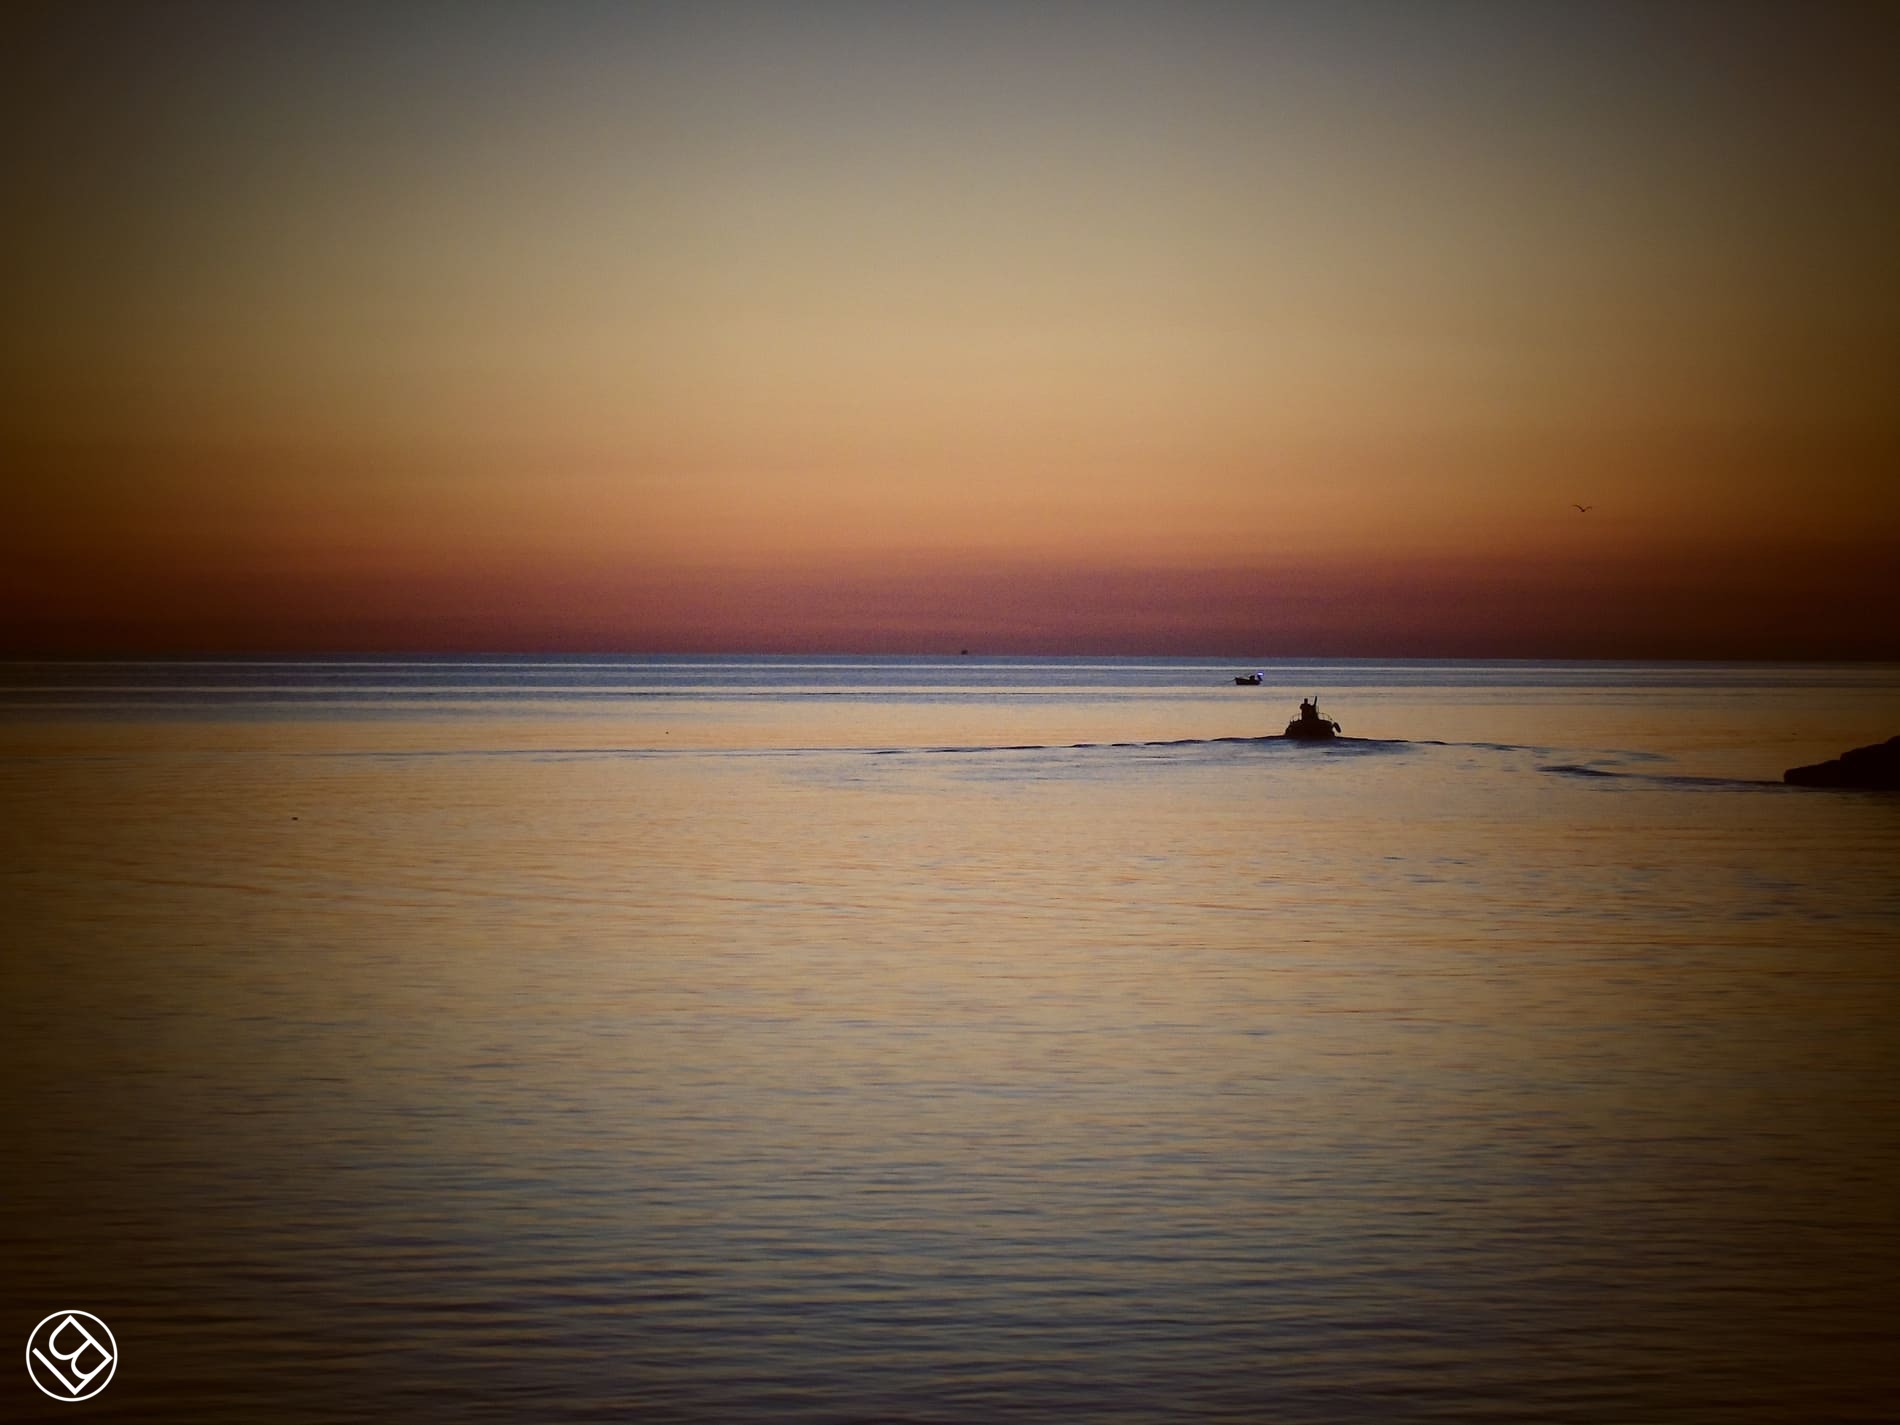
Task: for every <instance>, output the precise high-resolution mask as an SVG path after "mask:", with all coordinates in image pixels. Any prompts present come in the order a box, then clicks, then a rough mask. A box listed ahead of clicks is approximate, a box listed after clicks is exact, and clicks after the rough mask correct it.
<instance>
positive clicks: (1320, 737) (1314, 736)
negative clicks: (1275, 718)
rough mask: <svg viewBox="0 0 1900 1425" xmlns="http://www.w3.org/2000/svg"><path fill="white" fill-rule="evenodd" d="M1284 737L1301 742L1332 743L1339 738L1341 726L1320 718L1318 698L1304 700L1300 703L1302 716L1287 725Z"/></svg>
mask: <svg viewBox="0 0 1900 1425" xmlns="http://www.w3.org/2000/svg"><path fill="white" fill-rule="evenodd" d="M1284 735H1285V736H1287V737H1291V738H1295V739H1297V740H1299V741H1301V742H1324V741H1330V740H1331V739H1332V738H1335V737H1337V736H1339V724H1338V723H1336V722H1334V721H1333V720H1332V719H1331V718H1329V717H1321V716H1320V712H1319V699H1318V698H1304V699H1302V700H1301V702H1300V715H1299V716H1298V717H1296V718H1294V719H1293V721H1291V722H1289V723H1288V724H1287V725H1286V733H1285V734H1284Z"/></svg>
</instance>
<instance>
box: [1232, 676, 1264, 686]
mask: <svg viewBox="0 0 1900 1425" xmlns="http://www.w3.org/2000/svg"><path fill="white" fill-rule="evenodd" d="M1234 681H1235V682H1236V683H1238V684H1240V685H1241V686H1242V687H1243V688H1257V687H1259V686H1260V685H1261V684H1262V683H1264V682H1266V681H1267V675H1266V674H1264V673H1241V674H1239V675H1238V676H1236V677H1235V679H1234Z"/></svg>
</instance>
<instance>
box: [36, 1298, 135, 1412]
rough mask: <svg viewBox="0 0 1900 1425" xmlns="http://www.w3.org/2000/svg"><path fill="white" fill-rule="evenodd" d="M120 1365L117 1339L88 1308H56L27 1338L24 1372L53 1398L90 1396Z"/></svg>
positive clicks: (105, 1383)
mask: <svg viewBox="0 0 1900 1425" xmlns="http://www.w3.org/2000/svg"><path fill="white" fill-rule="evenodd" d="M118 1367H119V1343H118V1342H116V1341H114V1340H113V1339H112V1332H111V1331H109V1330H108V1329H107V1328H106V1323H105V1322H103V1321H101V1320H100V1319H99V1318H98V1317H96V1316H94V1315H93V1314H92V1313H91V1312H90V1311H55V1312H54V1313H53V1314H52V1315H51V1316H49V1317H47V1318H46V1319H45V1320H44V1321H42V1322H40V1324H39V1325H37V1326H35V1327H34V1328H33V1334H32V1335H31V1336H28V1337H27V1338H26V1373H27V1374H28V1375H30V1376H32V1377H33V1384H35V1385H36V1386H38V1387H39V1388H40V1389H41V1390H42V1391H44V1392H45V1393H46V1394H48V1395H50V1396H52V1397H53V1399H55V1400H90V1399H91V1398H92V1397H93V1396H95V1395H97V1394H98V1393H99V1392H100V1391H102V1390H104V1389H105V1388H106V1386H107V1385H108V1384H110V1382H111V1380H112V1373H113V1372H114V1371H115V1370H117V1369H118Z"/></svg>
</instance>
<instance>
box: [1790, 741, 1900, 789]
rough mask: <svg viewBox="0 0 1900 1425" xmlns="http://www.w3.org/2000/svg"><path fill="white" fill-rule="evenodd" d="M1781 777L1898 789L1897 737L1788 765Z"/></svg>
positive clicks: (1796, 781)
mask: <svg viewBox="0 0 1900 1425" xmlns="http://www.w3.org/2000/svg"><path fill="white" fill-rule="evenodd" d="M1781 780H1782V781H1784V782H1793V783H1794V784H1795V785H1796V786H1798V787H1878V788H1880V789H1881V790H1882V791H1900V737H1889V738H1888V739H1887V740H1886V741H1885V742H1876V743H1874V744H1873V746H1871V747H1856V748H1855V749H1854V750H1853V751H1852V752H1843V753H1842V754H1841V755H1840V756H1838V757H1836V758H1835V759H1834V760H1833V761H1832V762H1816V763H1815V764H1814V765H1813V766H1811V767H1790V768H1789V769H1788V770H1787V771H1785V772H1783V773H1782V774H1781Z"/></svg>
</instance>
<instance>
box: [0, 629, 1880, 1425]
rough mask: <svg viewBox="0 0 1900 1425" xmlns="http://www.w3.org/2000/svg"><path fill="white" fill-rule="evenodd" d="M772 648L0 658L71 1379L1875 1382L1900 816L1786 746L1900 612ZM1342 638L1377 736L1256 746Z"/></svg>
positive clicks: (18, 1286)
mask: <svg viewBox="0 0 1900 1425" xmlns="http://www.w3.org/2000/svg"><path fill="white" fill-rule="evenodd" d="M760 662H761V660H753V661H749V662H742V663H738V664H732V663H726V662H720V661H716V660H672V661H666V660H647V661H645V662H643V663H641V664H639V665H637V666H635V667H634V668H633V669H632V671H628V668H627V667H626V666H624V665H621V664H617V663H614V662H612V661H603V662H602V664H601V667H600V668H598V669H596V670H594V671H593V673H590V674H588V675H587V676H588V677H591V678H593V679H594V684H595V686H593V688H592V691H590V692H589V693H588V695H586V696H581V697H575V696H573V695H572V694H571V693H570V691H568V690H570V689H572V688H573V687H574V686H576V684H577V681H584V680H581V679H580V671H581V670H577V669H576V668H575V667H573V666H572V661H571V660H562V661H559V662H557V663H555V664H552V665H544V664H529V665H525V666H523V665H508V666H506V667H504V668H502V669H501V670H500V671H497V669H496V668H495V667H494V666H491V665H488V664H477V665H476V666H474V667H473V668H466V667H464V668H460V669H459V671H456V670H451V669H449V668H447V667H445V666H444V665H436V664H422V665H414V666H412V665H401V664H396V665H388V664H385V665H378V667H377V668H376V670H375V672H374V674H373V678H370V677H367V676H362V675H365V674H366V672H367V670H366V669H364V668H360V667H358V666H357V665H356V664H354V663H350V664H347V665H346V667H345V673H346V674H347V675H349V676H356V677H359V682H358V684H357V685H356V686H353V687H351V688H350V689H348V690H347V696H345V697H343V698H341V699H340V700H339V699H332V698H327V697H314V696H312V695H310V694H309V693H308V692H307V691H304V690H305V689H307V688H309V687H310V686H312V683H311V681H310V680H311V678H312V676H313V675H312V670H311V668H310V667H308V666H304V665H296V666H293V667H288V668H280V669H266V670H264V671H263V672H259V671H258V670H257V669H256V668H255V667H251V666H237V667H236V669H235V671H233V669H232V668H231V667H226V668H225V669H224V670H223V671H222V672H220V673H218V674H217V675H216V676H215V677H214V678H210V679H209V681H192V680H197V679H203V678H206V677H207V676H208V675H205V674H204V673H203V671H202V670H194V671H193V672H192V674H191V678H190V679H186V678H184V677H183V676H182V673H183V670H181V669H179V668H177V667H174V666H170V665H142V666H141V668H140V669H139V670H136V671H133V672H129V673H128V672H127V671H126V670H123V669H118V670H115V669H114V668H111V667H100V666H95V667H93V668H92V669H91V670H90V671H89V672H86V673H84V674H83V675H78V674H75V672H74V670H73V669H71V668H70V667H61V668H57V669H48V668H46V667H41V668H39V669H37V670H29V671H21V670H17V669H16V670H15V671H14V672H13V673H12V674H10V675H9V677H10V678H11V679H12V681H11V682H10V683H8V684H7V685H6V687H5V689H4V691H3V692H0V714H3V716H0V750H4V751H5V753H6V754H7V755H6V757H5V758H4V759H0V796H3V797H4V801H0V837H4V841H5V851H6V856H5V860H4V866H5V872H4V875H3V876H0V914H3V915H4V922H5V924H6V925H7V926H8V927H9V931H10V939H11V941H12V947H11V950H10V953H9V956H8V958H7V961H6V968H5V972H4V973H5V985H4V989H5V992H6V993H5V1004H6V1009H5V1016H6V1023H5V1024H4V1026H0V1029H4V1042H5V1045H6V1047H5V1049H4V1051H3V1052H4V1056H5V1069H6V1072H7V1075H8V1082H9V1084H10V1085H11V1086H12V1090H13V1094H14V1097H13V1103H14V1105H15V1107H14V1109H13V1111H12V1113H11V1115H10V1120H11V1121H10V1125H9V1126H10V1129H11V1139H10V1142H11V1143H12V1145H13V1146H14V1149H15V1152H14V1159H15V1167H16V1170H17V1171H16V1172H15V1173H14V1174H11V1175H10V1176H13V1177H15V1178H17V1182H16V1184H15V1186H14V1187H13V1189H12V1190H11V1191H10V1193H9V1194H8V1196H7V1198H6V1202H5V1208H4V1214H5V1215H4V1221H5V1226H6V1239H7V1243H8V1272H7V1277H8V1285H7V1295H8V1300H9V1319H14V1318H18V1320H19V1332H20V1336H21V1337H22V1338H24V1336H25V1334H26V1332H27V1330H28V1329H29V1328H30V1327H31V1325H32V1323H33V1322H34V1321H36V1320H38V1319H39V1317H40V1316H42V1315H44V1314H45V1312H46V1311H49V1310H52V1309H54V1308H57V1307H68V1306H76V1307H81V1308H84V1309H86V1310H90V1311H93V1312H96V1313H97V1314H98V1315H100V1316H101V1317H102V1318H104V1319H105V1321H106V1322H107V1323H108V1324H109V1325H110V1326H111V1328H112V1329H113V1331H114V1332H115V1334H116V1336H117V1339H118V1341H119V1344H120V1348H121V1351H122V1353H123V1360H122V1367H121V1369H120V1371H119V1373H118V1375H117V1377H116V1378H115V1380H114V1382H113V1384H112V1385H111V1387H110V1388H109V1390H108V1391H107V1392H106V1393H105V1394H104V1395H102V1396H101V1397H100V1398H99V1399H98V1400H96V1401H93V1402H90V1403H89V1404H88V1405H87V1406H86V1407H85V1408H86V1409H88V1410H92V1411H95V1412H98V1413H103V1414H106V1415H117V1416H121V1417H123V1418H127V1419H132V1418H138V1419H147V1420H149V1419H179V1420H253V1419H263V1418H268V1419H273V1420H285V1421H301V1420H312V1421H314V1420H329V1419H337V1418H375V1419H388V1418H402V1417H403V1416H405V1415H408V1416H416V1417H420V1418H428V1419H435V1418H441V1419H466V1420H496V1421H500V1420H520V1419H538V1420H580V1419H594V1418H600V1419H608V1418H613V1419H641V1420H706V1421H745V1420H766V1419H774V1420H776V1419H785V1420H811V1421H819V1420H827V1421H828V1420H884V1419H914V1420H953V1421H965V1420H968V1421H977V1420H1016V1419H1021V1420H1040V1419H1089V1420H1128V1421H1135V1420H1143V1421H1148V1420H1152V1421H1163V1420H1181V1419H1215V1418H1224V1419H1236V1420H1240V1419H1245V1420H1258V1419H1273V1420H1286V1421H1335V1420H1402V1419H1448V1418H1450V1419H1470V1418H1496V1419H1504V1420H1519V1419H1548V1420H1575V1421H1593V1422H1594V1421H1603V1420H1632V1421H1634V1420H1642V1421H1651V1420H1700V1421H1709V1422H1717V1421H1721V1422H1731V1421H1740V1422H1751V1421H1752V1422H1765V1421H1771V1420H1773V1421H1781V1420H1787V1421H1795V1420H1803V1421H1806V1420H1825V1419H1863V1420H1874V1419H1880V1418H1884V1414H1885V1412H1886V1411H1887V1410H1888V1409H1889V1404H1890V1401H1891V1400H1892V1399H1894V1398H1897V1396H1900V1378H1896V1371H1895V1367H1894V1366H1893V1365H1892V1364H1891V1363H1890V1359H1889V1357H1888V1355H1887V1353H1886V1351H1885V1347H1884V1345H1883V1341H1884V1337H1883V1335H1882V1332H1883V1329H1884V1322H1885V1321H1887V1320H1890V1319H1892V1308H1894V1307H1895V1306H1896V1305H1900V1303H1896V1302H1895V1301H1894V1299H1893V1298H1894V1287H1893V1283H1894V1282H1895V1281H1896V1280H1900V1273H1897V1272H1896V1268H1900V1233H1897V1232H1896V1228H1895V1226H1894V1225H1893V1220H1892V1211H1891V1203H1892V1201H1894V1200H1895V1197H1896V1189H1897V1188H1900V1182H1896V1178H1897V1177H1900V1141H1896V1139H1897V1137H1900V1127H1897V1125H1900V1115H1896V1113H1895V1109H1896V1106H1897V1105H1896V1097H1900V1091H1897V1090H1896V1089H1895V1087H1894V1085H1895V1084H1896V1083H1900V1077H1897V1076H1896V1070H1897V1069H1900V1062H1897V1060H1900V1049H1896V1047H1895V1044H1894V1036H1893V1035H1892V1033H1891V1024H1892V1022H1893V1019H1894V1013H1895V1010H1896V1008H1900V965H1897V964H1896V961H1895V958H1894V945H1895V934H1894V931H1895V927H1896V924H1900V884H1897V883H1896V878H1895V876H1894V874H1893V869H1892V868H1893V866H1894V865H1895V864H1900V860H1897V858H1896V855H1895V853H1896V850H1900V806H1896V804H1895V803H1894V802H1893V800H1892V799H1890V798H1880V797H1867V796H1851V795H1848V796H1842V795H1830V794H1825V793H1809V792H1802V791H1796V790H1790V789H1785V788H1782V787H1779V786H1777V785H1773V779H1774V778H1775V777H1776V776H1778V773H1779V770H1780V767H1781V766H1783V765H1791V764H1792V763H1793V762H1796V761H1800V760H1804V759H1803V758H1802V757H1800V756H1792V755H1790V756H1786V757H1785V758H1784V757H1783V755H1782V754H1783V752H1784V751H1785V749H1786V748H1787V746H1788V745H1789V742H1790V741H1791V740H1793V739H1790V738H1789V735H1788V733H1787V731H1786V729H1785V728H1783V727H1781V726H1780V724H1779V723H1778V721H1777V719H1778V717H1779V716H1780V714H1781V713H1783V712H1785V711H1786V710H1787V709H1788V708H1790V707H1794V706H1805V707H1808V708H1810V709H1814V708H1817V707H1821V708H1825V710H1826V711H1825V715H1824V716H1821V717H1819V718H1816V717H1810V718H1809V719H1808V722H1807V724H1806V726H1805V727H1804V729H1803V731H1802V732H1801V734H1800V737H1802V738H1823V737H1824V738H1827V739H1828V742H1829V745H1828V746H1826V747H1824V748H1822V749H1821V751H1822V755H1828V754H1831V753H1832V752H1837V751H1839V750H1840V749H1841V748H1842V747H1844V746H1847V745H1850V744H1851V743H1852V742H1854V741H1855V740H1856V739H1858V740H1860V741H1867V740H1872V738H1871V733H1870V734H1868V735H1862V734H1861V732H1860V729H1862V728H1863V727H1865V728H1870V729H1871V728H1872V726H1873V725H1874V724H1875V723H1877V722H1879V721H1880V720H1881V719H1883V718H1884V719H1886V720H1887V721H1891V720H1892V718H1893V714H1894V713H1895V711H1896V708H1897V707H1900V703H1897V702H1896V699H1895V695H1894V689H1895V681H1894V678H1893V675H1892V670H1884V671H1883V670H1865V669H1835V670H1797V671H1794V672H1780V673H1777V672H1774V671H1772V670H1770V671H1764V670H1743V669H1726V670H1701V669H1695V670H1681V671H1679V672H1678V674H1677V675H1676V679H1675V681H1673V682H1672V681H1670V679H1669V678H1667V677H1662V676H1658V675H1657V674H1656V673H1655V671H1654V670H1635V671H1627V670H1626V671H1625V672H1621V673H1619V672H1617V671H1616V670H1608V671H1606V670H1603V669H1590V668H1583V669H1578V668H1572V667H1564V666H1558V667H1555V668H1554V669H1553V668H1537V669H1533V670H1531V674H1530V675H1526V673H1525V670H1524V669H1523V668H1522V667H1521V665H1509V666H1507V667H1505V668H1504V669H1503V670H1502V671H1500V670H1499V669H1498V668H1496V667H1492V668H1469V667H1460V666H1448V665H1431V666H1429V667H1425V668H1421V667H1418V666H1412V665H1399V666H1397V667H1393V666H1391V665H1352V666H1350V667H1347V666H1345V665H1340V666H1334V667H1327V668H1313V667H1302V668H1301V669H1300V670H1299V672H1298V673H1297V674H1291V673H1289V675H1288V676H1286V677H1284V678H1280V679H1276V680H1274V681H1276V682H1278V683H1279V684H1280V686H1282V687H1287V688H1289V689H1291V692H1292V695H1291V696H1288V697H1284V698H1281V697H1279V695H1278V694H1277V693H1276V692H1275V691H1274V689H1272V688H1269V689H1267V690H1264V695H1263V690H1258V689H1235V688H1233V687H1232V685H1231V683H1229V684H1228V685H1227V686H1226V687H1220V686H1218V683H1219V680H1220V679H1221V678H1223V677H1225V676H1226V672H1227V670H1225V669H1223V668H1216V667H1213V666H1211V665H1206V666H1203V665H1195V664H1164V663H1157V662H1154V661H1152V660H1149V661H1146V662H1139V663H1102V662H1100V661H1098V662H1096V663H1092V664H1090V663H1082V662H1079V661H1078V662H1077V663H1073V664H1058V665H1047V664H1041V663H1035V662H1009V663H1002V662H997V663H986V662H979V663H976V664H973V665H970V666H967V667H966V666H964V665H962V664H959V663H957V662H949V663H941V662H940V663H939V664H936V665H928V666H919V665H917V664H914V663H913V664H904V663H899V664H880V663H875V662H867V661H862V660H833V661H832V662H831V663H823V664H815V665H813V666H811V667H809V668H807V667H805V666H804V665H800V664H796V663H787V662H785V661H783V660H779V661H777V662H775V663H773V665H772V668H771V671H770V676H769V677H766V676H763V675H762V674H761V670H760V666H759V665H760ZM661 665H664V666H661ZM326 676H327V675H326ZM1321 676H1324V677H1325V678H1326V679H1327V681H1326V682H1325V683H1324V684H1318V683H1317V680H1318V678H1319V677H1321ZM115 679H116V681H115ZM428 679H435V680H437V681H438V682H441V681H444V680H446V681H448V682H449V683H451V684H453V687H454V691H453V695H452V700H451V702H450V703H439V702H438V703H432V702H430V701H428V700H427V699H426V698H424V699H421V700H418V699H417V697H416V688H417V687H418V686H419V685H420V684H421V683H422V682H424V681H426V680H428ZM483 679H486V680H487V683H488V685H492V686H488V687H486V688H485V687H484V684H483V681H482V680H483ZM744 679H751V680H752V683H751V684H747V683H744V682H743V681H735V680H744ZM642 680H645V681H644V682H643V681H642ZM1354 680H1356V681H1354ZM603 681H604V683H605V685H607V686H608V687H609V688H615V689H618V692H617V695H616V696H617V697H618V698H619V701H617V702H608V701H606V699H605V697H604V696H595V694H596V693H599V692H600V686H599V685H600V684H601V683H602V682H603ZM755 684H763V686H754V685H755ZM779 684H785V685H786V686H783V687H781V686H778V685H779ZM735 686H736V687H737V688H738V689H739V691H741V692H743V693H744V696H735ZM52 687H59V688H64V689H70V688H73V687H83V688H85V689H86V691H85V692H84V693H83V695H71V694H69V693H65V692H62V693H59V694H57V695H55V694H53V693H50V692H48V691H46V690H47V689H48V688H52ZM202 687H211V688H213V691H212V692H210V693H201V692H187V693H183V694H179V693H177V691H176V690H177V689H179V688H202ZM1345 687H1349V688H1350V694H1351V695H1350V696H1348V694H1347V692H1346V691H1334V690H1335V689H1341V688H1345ZM528 688H532V689H534V696H533V697H522V696H517V695H519V694H522V693H523V690H524V689H528ZM291 689H295V690H297V691H287V690H291ZM378 690H382V691H378ZM550 690H553V691H550ZM821 690H824V691H825V695H824V696H818V695H816V694H817V693H818V692H819V691H821ZM1312 691H1320V692H1324V693H1326V694H1327V705H1328V708H1329V711H1331V712H1333V714H1334V715H1336V716H1338V717H1339V718H1340V719H1341V721H1342V722H1344V723H1345V725H1346V728H1347V731H1348V733H1349V734H1351V733H1359V734H1361V735H1362V736H1363V737H1364V738H1365V739H1366V740H1364V741H1358V742H1348V743H1341V744H1335V745H1332V746H1326V747H1306V748H1302V747H1296V746H1290V745H1288V744H1285V743H1282V742H1279V741H1277V740H1273V739H1267V740H1261V739H1259V738H1258V736H1257V734H1259V733H1261V732H1263V731H1267V730H1270V729H1271V728H1273V727H1274V726H1276V725H1277V722H1284V720H1285V711H1286V709H1285V706H1284V705H1285V704H1288V703H1291V702H1292V701H1295V700H1296V698H1297V695H1300V694H1304V693H1307V692H1312ZM491 693H496V694H501V695H505V696H490V694H491ZM649 693H656V694H658V693H663V694H664V695H663V696H658V695H656V696H648V694H649ZM148 698H149V699H156V700H158V704H159V705H156V706H154V705H149V704H148V703H147V701H146V699H148ZM55 699H65V700H66V703H65V704H63V705H61V706H60V707H59V708H57V709H54V708H52V707H50V706H49V701H50V700H55ZM1888 731H1890V729H1888ZM1881 735H1883V736H1884V735H1886V733H1885V731H1883V732H1882V733H1881ZM1805 760H1813V759H1812V758H1808V759H1805ZM1579 773H1606V774H1610V775H1578V774H1579ZM30 1396H31V1391H30V1387H28V1386H27V1385H26V1383H25V1382H24V1381H21V1382H19V1384H18V1393H17V1394H16V1396H15V1397H14V1399H13V1400H12V1401H10V1402H9V1404H10V1405H17V1407H18V1411H19V1412H24V1413H30V1411H31V1410H32V1409H33V1407H34V1404H35V1402H34V1401H33V1400H32V1399H31V1398H30ZM47 1408H48V1409H49V1410H51V1409H56V1407H52V1406H51V1405H50V1403H48V1406H47Z"/></svg>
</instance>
